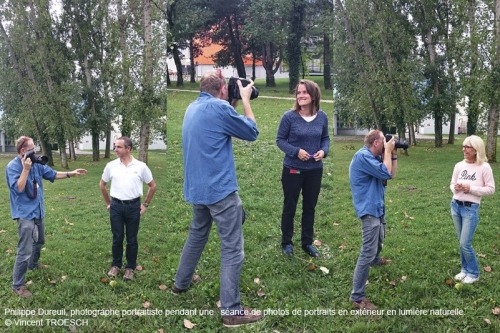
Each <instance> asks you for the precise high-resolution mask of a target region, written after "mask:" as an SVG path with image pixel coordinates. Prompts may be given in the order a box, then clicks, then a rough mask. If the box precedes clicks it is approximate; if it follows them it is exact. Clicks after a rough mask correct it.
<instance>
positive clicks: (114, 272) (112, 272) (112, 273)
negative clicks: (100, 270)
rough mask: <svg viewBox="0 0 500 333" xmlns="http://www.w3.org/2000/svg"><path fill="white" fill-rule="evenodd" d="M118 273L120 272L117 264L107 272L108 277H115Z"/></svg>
mask: <svg viewBox="0 0 500 333" xmlns="http://www.w3.org/2000/svg"><path fill="white" fill-rule="evenodd" d="M118 273H120V268H118V266H113V267H111V269H110V270H109V272H108V277H110V278H115V277H117V276H118Z"/></svg>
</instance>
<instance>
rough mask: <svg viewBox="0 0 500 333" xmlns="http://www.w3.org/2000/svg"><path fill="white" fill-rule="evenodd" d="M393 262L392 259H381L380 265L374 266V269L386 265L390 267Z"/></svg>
mask: <svg viewBox="0 0 500 333" xmlns="http://www.w3.org/2000/svg"><path fill="white" fill-rule="evenodd" d="M391 262H392V260H391V259H387V258H380V261H379V262H378V264H376V265H373V266H372V267H380V266H386V265H389V264H390V263H391Z"/></svg>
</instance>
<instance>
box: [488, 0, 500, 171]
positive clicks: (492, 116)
mask: <svg viewBox="0 0 500 333" xmlns="http://www.w3.org/2000/svg"><path fill="white" fill-rule="evenodd" d="M494 22H495V27H494V28H495V34H494V38H493V51H492V53H493V55H492V68H491V76H492V79H491V82H492V87H491V94H492V96H491V106H490V109H489V111H488V132H487V137H486V157H487V158H488V161H489V162H491V163H496V161H497V139H498V116H499V114H500V92H499V91H498V89H500V81H499V80H500V0H495V21H494Z"/></svg>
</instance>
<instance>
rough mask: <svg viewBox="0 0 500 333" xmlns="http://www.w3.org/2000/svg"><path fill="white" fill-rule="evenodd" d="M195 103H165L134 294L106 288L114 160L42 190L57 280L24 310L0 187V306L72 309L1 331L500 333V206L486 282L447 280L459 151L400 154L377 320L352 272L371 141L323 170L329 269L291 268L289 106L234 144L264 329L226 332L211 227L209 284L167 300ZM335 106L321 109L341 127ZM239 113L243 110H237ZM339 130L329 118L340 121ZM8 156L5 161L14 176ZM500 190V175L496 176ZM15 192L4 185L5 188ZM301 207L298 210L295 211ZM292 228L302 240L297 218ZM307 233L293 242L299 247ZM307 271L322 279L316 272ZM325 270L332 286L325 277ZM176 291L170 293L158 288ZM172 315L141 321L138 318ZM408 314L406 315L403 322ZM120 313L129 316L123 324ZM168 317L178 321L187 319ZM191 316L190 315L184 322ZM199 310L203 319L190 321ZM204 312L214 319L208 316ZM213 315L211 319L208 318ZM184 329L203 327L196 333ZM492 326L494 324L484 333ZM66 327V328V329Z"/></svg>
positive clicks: (275, 103) (489, 220)
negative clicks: (354, 296) (363, 156)
mask: <svg viewBox="0 0 500 333" xmlns="http://www.w3.org/2000/svg"><path fill="white" fill-rule="evenodd" d="M194 98H196V94H194V93H191V92H169V98H168V103H169V104H168V115H167V116H168V127H167V136H168V150H167V152H166V155H165V152H164V151H163V152H161V151H151V152H150V156H149V161H150V162H149V165H150V168H151V170H152V172H153V175H154V177H155V180H156V182H157V186H158V188H157V192H156V195H155V197H154V199H153V201H152V203H151V205H150V208H149V209H148V211H147V213H146V214H145V215H144V216H143V218H142V220H141V229H140V231H139V257H138V264H139V265H142V267H143V270H142V271H139V272H137V273H136V279H135V280H134V281H132V282H129V283H124V282H122V281H118V284H117V285H116V286H115V287H114V288H113V287H111V286H109V284H108V283H103V282H102V281H101V279H103V278H105V273H106V272H107V270H108V268H109V262H110V259H111V251H110V247H111V232H110V230H109V229H110V228H109V216H108V213H107V211H106V207H105V204H104V201H103V199H102V198H101V195H100V192H99V187H98V183H99V179H100V177H101V173H102V170H103V168H104V166H105V164H106V162H107V161H105V160H103V161H100V162H92V161H91V160H90V158H88V157H82V158H80V159H79V160H78V161H76V162H72V163H71V169H74V168H78V167H82V168H86V169H87V170H88V171H89V174H88V175H87V176H85V177H81V178H76V179H68V180H66V179H65V180H58V181H56V182H55V183H54V184H51V183H47V184H46V208H47V216H46V233H47V239H46V244H45V247H44V248H45V249H44V251H43V252H42V260H41V262H43V263H44V264H48V265H50V267H49V268H48V269H45V270H39V271H35V272H30V273H28V276H27V278H28V280H29V281H32V283H31V285H30V286H29V289H30V291H32V292H33V293H34V297H33V299H19V298H18V297H17V296H15V295H14V294H13V293H12V291H11V290H10V288H11V283H12V268H13V264H14V258H15V252H16V245H17V229H16V224H15V222H13V221H12V220H10V212H9V209H8V207H9V198H8V190H7V188H6V186H5V185H3V186H1V187H0V203H1V204H2V207H4V209H2V210H1V211H0V218H1V221H2V222H1V226H0V230H1V232H0V282H1V284H2V286H3V288H2V289H1V290H0V300H1V305H2V308H4V309H7V310H8V309H25V310H35V311H38V309H46V310H47V309H49V310H50V309H52V310H57V309H66V312H67V314H66V315H62V316H55V315H46V316H42V315H38V316H35V317H28V318H24V317H20V316H15V315H10V314H6V313H5V310H3V311H1V312H0V331H5V332H34V331H36V332H67V331H68V329H70V328H69V327H63V326H58V327H54V326H52V327H49V326H47V325H45V326H43V327H37V328H36V329H33V327H22V326H15V325H14V326H10V327H8V328H7V327H6V326H4V325H5V321H6V320H12V321H14V320H15V319H17V320H19V319H49V318H50V319H84V320H88V325H86V326H79V327H76V329H75V330H74V331H76V332H161V330H163V332H187V331H193V332H221V331H228V332H229V331H233V332H287V333H288V332H499V331H500V318H499V316H498V315H494V314H493V313H492V309H494V308H495V307H499V306H500V304H499V303H500V284H499V280H500V279H499V278H500V275H499V271H500V250H499V248H498V246H499V245H500V224H499V223H498V217H499V210H500V209H499V205H498V199H497V198H498V194H495V195H494V196H492V197H486V198H484V199H483V201H482V205H481V209H480V223H479V227H478V229H477V232H476V235H475V238H474V242H473V245H474V247H475V250H476V252H477V253H478V254H480V258H479V261H480V265H481V268H482V269H483V268H484V267H486V266H489V267H491V268H492V271H491V272H490V273H488V272H485V271H483V272H482V275H481V279H480V281H479V282H478V283H475V284H473V285H470V286H465V287H464V288H462V289H461V290H457V289H455V288H454V287H453V285H448V284H447V283H446V280H448V279H451V278H452V277H453V275H455V274H456V273H458V271H459V269H460V267H459V254H458V249H457V247H458V241H457V240H456V236H455V231H454V227H453V222H452V220H451V217H450V213H449V202H450V200H451V192H450V190H449V188H448V186H449V182H450V179H451V173H452V170H453V166H454V164H455V163H456V162H457V161H459V160H460V159H461V158H462V156H461V155H462V154H461V149H460V142H458V143H457V144H456V145H455V146H448V145H447V146H445V147H444V148H441V149H435V148H433V147H432V142H431V141H422V142H421V143H419V146H417V147H411V148H410V149H409V155H408V156H400V158H399V171H398V177H397V178H396V179H394V180H392V181H390V182H389V186H388V190H387V214H388V216H387V239H386V243H385V248H384V251H383V255H384V256H385V257H388V258H391V259H392V260H393V262H392V264H390V265H389V266H387V267H383V268H377V269H373V270H372V271H371V272H370V277H369V285H368V286H367V295H368V297H369V298H370V299H371V300H372V301H373V302H374V303H375V304H376V305H377V306H378V308H379V310H380V312H379V314H377V315H361V314H356V313H355V312H351V310H352V307H351V304H350V303H349V294H350V291H351V283H352V274H353V271H354V267H355V264H356V260H357V256H358V254H359V247H360V245H361V231H360V222H359V220H358V219H357V218H356V217H355V214H354V209H353V207H352V202H351V194H350V189H349V184H348V166H349V162H350V160H351V157H352V155H353V154H354V152H355V151H357V150H358V149H359V148H360V147H361V146H362V138H361V137H360V138H358V139H355V140H351V141H344V140H342V141H341V140H335V138H334V140H333V141H332V147H331V150H330V156H329V157H328V158H327V159H325V166H324V178H323V184H322V190H321V194H320V198H319V202H318V206H317V211H316V225H315V227H316V235H315V238H316V239H318V240H320V241H321V242H322V245H321V246H319V250H320V252H321V253H322V256H321V257H320V258H316V259H314V260H311V259H310V258H309V257H308V256H307V255H306V254H305V253H303V252H302V251H301V250H300V247H296V251H295V252H296V254H295V257H294V258H291V259H289V258H285V257H283V256H282V255H281V245H280V240H281V232H280V215H281V204H282V193H281V192H282V191H281V184H280V171H281V165H282V158H283V154H282V153H281V151H279V149H278V148H277V147H276V144H275V135H276V130H277V127H278V124H279V121H280V117H281V115H282V114H283V112H284V111H285V110H287V109H289V107H290V106H291V104H292V102H293V101H289V100H273V99H264V98H262V99H260V98H259V99H256V100H254V101H252V106H253V109H254V112H255V116H256V119H257V124H258V127H259V130H260V135H259V139H258V140H257V141H255V142H244V141H240V140H235V142H234V154H235V160H236V167H237V175H238V182H239V187H240V196H241V198H242V201H243V204H244V207H245V210H246V211H247V213H248V218H247V221H246V222H245V225H244V234H245V264H244V266H243V273H242V276H241V283H240V286H241V297H242V303H243V305H245V306H250V307H253V308H257V309H262V310H264V311H265V312H266V314H267V316H266V317H265V319H264V320H262V321H261V322H258V323H255V324H253V325H249V326H247V327H242V328H240V329H233V330H231V329H224V328H223V327H222V321H221V318H220V316H219V315H218V312H217V307H216V303H217V301H218V300H219V287H220V286H219V266H220V257H219V249H220V244H219V241H218V237H217V233H216V230H215V228H214V230H213V231H212V235H211V237H210V239H209V242H208V243H207V246H206V248H205V251H204V253H203V256H202V258H201V260H200V262H199V265H198V268H197V273H198V274H199V275H200V276H201V282H200V283H199V284H197V285H196V286H194V287H193V288H192V289H191V290H189V291H188V292H187V293H185V294H181V295H172V294H171V293H170V292H169V288H170V287H171V285H172V280H173V277H174V274H175V270H176V268H177V264H178V260H179V257H180V253H181V250H182V246H183V244H184V241H185V238H186V236H187V233H188V229H189V223H190V219H191V207H190V205H188V204H186V203H185V201H184V198H183V193H182V182H183V167H182V146H181V124H182V118H183V115H184V111H185V109H186V107H187V105H188V104H189V103H190V102H191V101H192V100H193V99H194ZM331 105H332V104H326V103H325V104H323V105H322V108H323V109H324V110H325V111H326V112H327V114H328V115H329V116H330V117H331V115H332V112H331V111H332V108H331ZM239 110H240V112H241V106H240V107H239ZM330 127H331V118H330ZM9 160H10V158H7V157H3V158H0V169H1V170H2V171H4V169H5V165H6V164H7V162H8V161H9ZM493 170H494V173H495V177H496V180H497V184H498V180H499V179H500V172H499V168H498V165H497V164H494V165H493ZM4 184H5V182H4ZM299 209H300V207H299ZM296 220H297V223H296V228H297V231H298V230H300V229H299V227H300V226H299V224H298V219H296ZM299 237H300V236H299V232H297V233H296V236H295V238H294V241H295V243H296V244H297V243H299V242H300V240H299ZM311 264H314V265H316V267H317V268H316V269H313V270H308V268H310V267H311ZM320 267H325V268H327V269H328V270H329V272H328V273H327V274H325V273H323V272H322V270H320ZM163 286H166V290H162V289H163ZM145 307H149V309H150V310H158V311H159V310H161V311H163V312H164V313H163V314H162V315H159V314H149V315H148V314H143V315H141V316H138V315H134V314H132V311H133V310H135V309H138V310H145ZM104 309H108V310H114V311H118V312H119V314H118V315H110V316H104V315H96V316H95V317H94V316H92V313H90V314H87V315H82V314H81V315H79V316H74V317H70V312H71V310H104ZM416 309H420V310H425V311H428V312H430V310H436V311H438V310H443V311H444V310H456V311H457V312H460V313H461V315H451V314H450V313H448V314H432V315H431V314H429V313H427V314H425V315H424V314H418V315H417V314H415V313H414V312H413V314H412V313H411V312H410V310H416ZM400 310H401V311H406V312H405V314H404V315H403V314H402V313H401V312H399V311H400ZM122 311H124V312H123V313H122ZM166 311H177V313H171V312H169V313H168V315H165V312H166ZM179 311H186V312H187V311H190V312H191V313H185V314H182V313H179ZM194 311H196V313H193V312H194ZM202 311H206V313H205V314H204V315H201V312H202ZM211 313H212V314H211ZM184 319H187V320H189V321H191V322H192V323H194V324H196V326H195V327H194V328H193V329H192V330H188V329H186V328H184V326H183V320H184ZM485 319H487V320H489V321H490V324H488V323H487V322H486V321H485ZM61 324H62V323H61Z"/></svg>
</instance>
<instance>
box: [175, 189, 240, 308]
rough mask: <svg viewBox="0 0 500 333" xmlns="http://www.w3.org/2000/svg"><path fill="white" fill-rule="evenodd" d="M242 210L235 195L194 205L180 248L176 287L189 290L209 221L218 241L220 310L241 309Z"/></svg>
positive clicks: (236, 194)
mask: <svg viewBox="0 0 500 333" xmlns="http://www.w3.org/2000/svg"><path fill="white" fill-rule="evenodd" d="M242 218H243V208H242V203H241V199H240V197H239V195H238V192H233V193H231V194H229V195H228V196H227V197H226V198H224V199H222V200H220V201H219V202H216V203H214V204H210V205H193V220H192V221H191V226H190V228H189V234H188V237H187V240H186V243H185V244H184V248H183V249H182V255H181V259H180V261H179V267H178V268H177V273H176V274H175V283H174V284H175V286H176V287H177V288H179V289H188V288H189V285H190V284H191V279H192V277H193V274H194V271H195V268H196V265H197V264H198V261H199V260H200V257H201V253H202V252H203V249H204V248H205V244H206V243H207V241H208V236H209V235H210V230H211V228H212V222H213V221H215V223H216V224H217V232H218V234H219V238H220V243H221V244H220V256H221V267H220V302H221V307H220V309H221V311H222V310H241V309H242V307H241V302H240V287H239V284H240V275H241V269H242V267H243V259H244V252H243V231H242V228H241V222H242Z"/></svg>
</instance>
